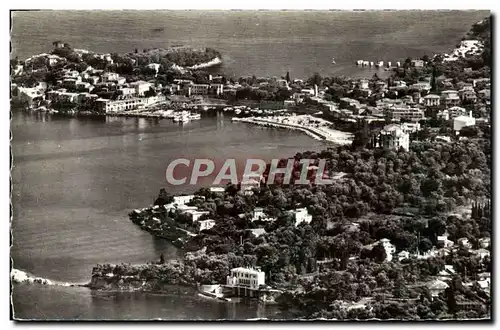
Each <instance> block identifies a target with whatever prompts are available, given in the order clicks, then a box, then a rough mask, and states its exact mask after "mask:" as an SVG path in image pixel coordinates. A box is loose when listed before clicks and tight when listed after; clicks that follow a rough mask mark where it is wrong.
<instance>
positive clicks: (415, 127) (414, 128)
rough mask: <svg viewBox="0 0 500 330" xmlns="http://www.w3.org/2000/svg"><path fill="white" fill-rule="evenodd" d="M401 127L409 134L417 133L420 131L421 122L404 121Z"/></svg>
mask: <svg viewBox="0 0 500 330" xmlns="http://www.w3.org/2000/svg"><path fill="white" fill-rule="evenodd" d="M401 129H402V130H403V132H405V133H407V134H410V133H415V132H418V131H420V123H402V124H401Z"/></svg>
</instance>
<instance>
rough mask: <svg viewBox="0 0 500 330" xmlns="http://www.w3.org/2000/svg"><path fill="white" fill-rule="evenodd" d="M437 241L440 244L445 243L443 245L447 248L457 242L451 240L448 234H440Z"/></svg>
mask: <svg viewBox="0 0 500 330" xmlns="http://www.w3.org/2000/svg"><path fill="white" fill-rule="evenodd" d="M437 242H438V244H440V245H443V247H445V248H449V247H452V246H453V245H454V244H455V243H454V242H453V241H450V240H449V239H448V235H447V234H443V235H441V236H438V237H437Z"/></svg>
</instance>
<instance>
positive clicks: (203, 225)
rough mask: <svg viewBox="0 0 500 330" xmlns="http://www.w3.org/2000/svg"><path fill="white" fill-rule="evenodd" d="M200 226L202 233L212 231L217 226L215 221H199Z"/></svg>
mask: <svg viewBox="0 0 500 330" xmlns="http://www.w3.org/2000/svg"><path fill="white" fill-rule="evenodd" d="M198 223H199V224H200V231H203V230H208V229H211V228H213V227H214V226H215V220H212V219H207V220H200V221H198Z"/></svg>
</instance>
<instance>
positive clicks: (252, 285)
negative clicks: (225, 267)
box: [227, 267, 266, 290]
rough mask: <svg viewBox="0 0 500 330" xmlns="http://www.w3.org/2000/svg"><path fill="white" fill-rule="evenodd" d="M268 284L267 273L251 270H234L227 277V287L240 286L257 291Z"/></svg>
mask: <svg viewBox="0 0 500 330" xmlns="http://www.w3.org/2000/svg"><path fill="white" fill-rule="evenodd" d="M264 284H266V281H265V273H264V272H262V271H260V270H257V269H251V268H243V267H239V268H233V269H231V274H230V275H229V276H228V277H227V286H231V287H234V286H239V287H246V288H249V289H253V290H257V289H259V286H261V285H264Z"/></svg>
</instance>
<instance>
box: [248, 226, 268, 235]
mask: <svg viewBox="0 0 500 330" xmlns="http://www.w3.org/2000/svg"><path fill="white" fill-rule="evenodd" d="M249 230H250V231H251V232H252V234H254V235H255V237H259V236H260V235H264V234H265V233H266V230H265V229H264V228H255V229H249Z"/></svg>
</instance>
